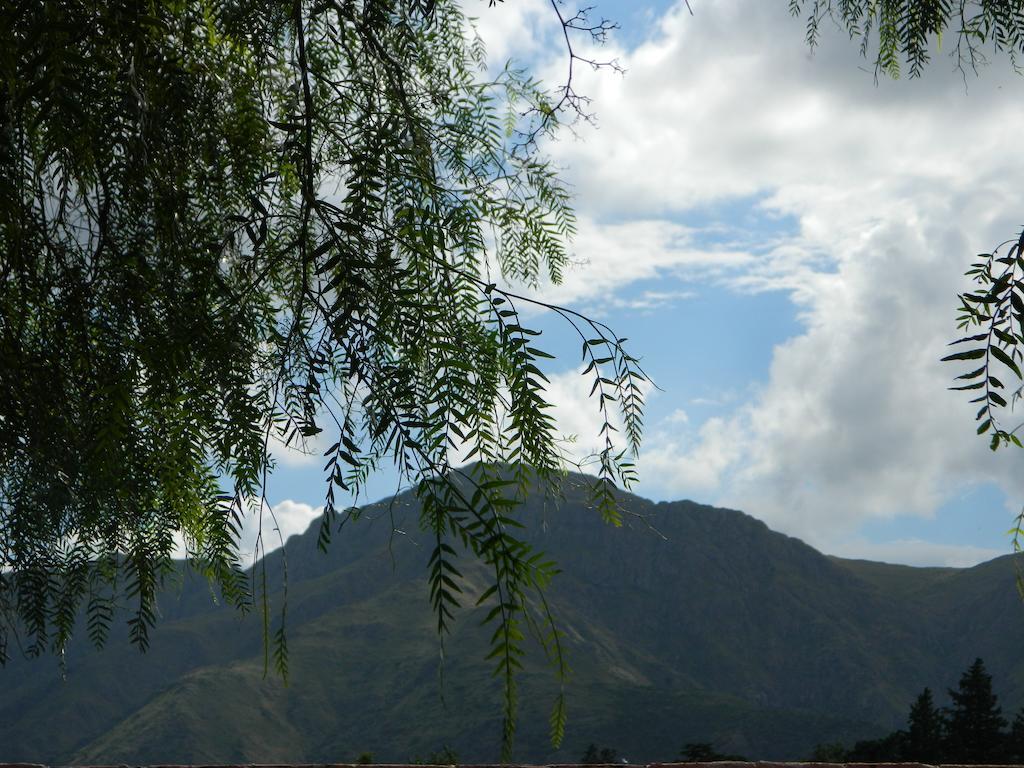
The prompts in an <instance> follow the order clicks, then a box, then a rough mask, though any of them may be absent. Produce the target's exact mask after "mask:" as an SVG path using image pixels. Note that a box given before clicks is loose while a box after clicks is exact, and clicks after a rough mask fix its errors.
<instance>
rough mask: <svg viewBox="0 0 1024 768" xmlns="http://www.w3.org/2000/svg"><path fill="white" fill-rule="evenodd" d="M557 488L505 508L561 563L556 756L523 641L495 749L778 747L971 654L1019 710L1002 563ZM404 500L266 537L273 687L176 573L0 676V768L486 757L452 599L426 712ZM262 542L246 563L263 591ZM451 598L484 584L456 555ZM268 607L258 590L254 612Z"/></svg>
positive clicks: (414, 564) (217, 614)
mask: <svg viewBox="0 0 1024 768" xmlns="http://www.w3.org/2000/svg"><path fill="white" fill-rule="evenodd" d="M580 483H581V481H580V479H579V478H576V477H571V478H570V481H569V482H568V484H567V487H566V502H565V503H564V504H563V505H562V506H561V507H560V508H558V509H552V508H550V507H548V508H547V509H545V508H544V506H543V505H542V504H540V503H539V502H537V503H530V504H527V505H526V506H525V508H524V509H523V510H522V511H521V515H522V517H523V519H524V520H526V521H527V522H528V523H529V528H528V530H529V531H530V532H531V536H532V538H533V540H534V542H535V543H536V544H538V545H539V546H540V547H541V548H543V549H544V550H545V551H546V552H547V553H549V554H550V555H552V556H553V557H554V558H555V559H556V560H557V561H558V563H559V565H560V566H561V567H562V569H563V573H562V574H561V575H560V576H559V577H558V578H557V579H556V581H555V584H554V586H553V588H552V589H551V591H550V593H549V598H550V600H551V602H552V604H553V606H554V608H555V611H556V613H557V615H558V616H559V618H560V621H561V626H562V628H563V630H564V631H565V632H566V636H567V646H568V653H569V656H570V663H571V666H572V668H573V675H572V679H571V682H570V684H569V687H568V694H569V726H568V730H567V734H566V739H565V743H564V745H563V748H562V749H561V750H558V751H555V750H552V748H551V746H550V744H549V743H548V740H547V712H548V708H549V706H550V703H551V699H552V696H553V694H554V682H553V678H552V676H551V673H550V670H549V669H548V668H547V667H546V665H545V662H544V660H543V657H542V656H541V654H540V652H539V649H533V650H534V652H533V653H532V654H531V659H530V662H529V663H528V664H527V670H526V673H525V674H524V676H523V682H522V689H521V702H522V717H521V723H520V729H519V733H518V737H517V742H516V743H517V748H516V755H515V757H516V759H519V760H528V761H541V762H544V761H550V762H557V761H564V760H575V759H577V758H578V757H579V755H580V754H581V752H582V749H583V747H584V746H585V745H586V744H588V743H589V742H599V743H602V744H608V745H612V746H614V747H615V748H616V749H617V750H618V751H619V754H620V755H622V756H625V757H627V758H629V759H630V760H633V761H646V760H659V759H670V758H673V757H675V756H676V755H678V753H679V749H680V747H681V746H682V745H683V744H684V743H686V742H694V741H705V742H707V741H713V742H714V743H715V744H716V745H717V746H719V747H720V748H722V749H724V750H726V751H729V752H733V753H739V754H744V755H746V756H748V757H752V758H778V759H784V758H789V759H799V758H804V757H806V756H807V755H808V754H809V753H810V751H811V749H812V747H813V745H814V744H815V743H818V742H824V741H847V742H849V741H851V740H854V739H857V738H864V737H872V736H879V735H881V734H882V733H884V732H887V731H888V730H891V729H892V728H893V727H894V726H897V725H901V722H900V721H901V719H902V718H903V717H904V716H905V713H906V711H907V707H908V704H909V702H910V701H911V700H912V699H913V697H914V695H916V693H917V692H918V691H920V689H921V688H923V687H924V686H925V685H931V686H933V687H938V688H940V689H941V687H942V686H943V685H946V684H952V683H953V682H954V678H955V676H956V674H957V673H958V671H959V670H961V669H963V668H964V667H965V666H966V665H967V664H968V663H970V661H971V660H973V659H974V658H975V657H976V656H979V655H980V656H983V657H984V658H985V660H986V662H987V663H988V666H989V669H990V671H991V672H992V673H993V675H994V678H995V680H996V684H997V686H999V684H1000V682H1002V683H1003V684H1004V687H1003V688H1001V689H998V690H997V692H998V693H999V694H1000V696H1001V698H1002V700H1003V702H1004V704H1005V705H1006V708H1007V710H1009V709H1011V708H1013V707H1016V706H1017V705H1018V704H1019V703H1021V702H1022V700H1024V667H1022V664H1024V662H1022V661H1020V660H1019V659H1020V653H1019V648H1020V646H1021V640H1022V639H1024V606H1022V605H1021V603H1020V602H1019V598H1018V597H1017V593H1016V590H1015V588H1014V568H1013V564H1012V562H1011V560H1010V559H1009V558H1000V559H997V560H994V561H992V562H990V563H985V564H983V565H980V566H978V567H976V568H971V569H965V570H958V569H936V568H928V569H917V568H910V567H905V566H894V565H885V564H879V563H868V562H864V561H849V560H841V559H837V558H830V557H826V556H824V555H822V554H820V553H818V552H817V551H815V550H814V549H812V548H810V547H808V546H807V545H805V544H803V543H802V542H800V541H798V540H797V539H793V538H790V537H787V536H783V535H781V534H778V533H774V532H772V531H771V530H769V529H768V528H767V526H765V525H764V524H763V523H760V522H758V521H756V520H754V519H753V518H750V517H748V516H746V515H744V514H742V513H740V512H735V511H731V510H724V509H715V508H712V507H706V506H702V505H698V504H694V503H691V502H674V503H662V504H654V503H651V502H649V501H646V500H644V499H640V498H637V497H635V496H630V495H628V494H624V495H623V497H622V498H623V504H624V507H625V508H626V509H627V510H628V511H629V512H630V513H631V514H627V515H626V518H625V524H624V526H623V528H621V529H615V528H611V527H609V526H606V525H603V524H602V523H601V522H600V520H599V519H598V518H597V516H596V514H594V513H593V512H592V511H591V510H588V509H587V508H586V504H585V498H586V496H585V492H584V491H583V489H582V488H580ZM417 530H418V529H417V523H416V510H415V508H414V506H413V500H412V499H411V497H409V496H408V495H403V496H400V497H399V498H398V499H397V500H396V501H395V503H394V504H392V505H383V504H378V505H372V506H370V507H367V508H366V510H365V512H364V515H363V517H362V518H361V519H360V520H359V521H358V522H355V523H350V524H348V525H346V526H345V527H344V529H343V530H342V531H341V533H339V534H338V535H337V536H335V540H334V542H333V543H332V545H331V547H330V549H329V551H328V553H327V554H322V553H320V552H319V551H317V549H316V528H315V526H314V528H312V529H311V530H310V531H307V533H305V534H304V535H302V536H296V537H293V538H292V539H290V540H289V541H288V542H287V545H286V552H287V559H288V573H289V585H290V588H289V596H288V620H289V649H290V668H291V677H290V681H289V685H288V686H285V685H283V684H282V682H281V681H280V680H279V679H278V678H276V677H274V676H273V674H272V673H271V674H270V675H268V676H266V677H265V676H264V671H263V670H264V667H263V649H262V645H261V634H260V627H259V619H258V617H255V616H250V617H248V618H240V617H239V615H238V614H237V613H235V612H234V611H232V610H231V609H227V608H223V607H219V606H217V605H215V604H214V602H213V601H212V599H211V595H210V592H209V589H208V588H207V587H206V585H205V583H203V582H201V581H199V580H198V579H196V578H195V577H194V576H187V575H183V576H181V577H180V578H179V579H178V581H177V583H176V584H174V585H172V586H170V587H169V588H168V589H167V591H166V593H165V594H164V595H163V596H162V597H161V601H160V606H161V612H162V620H161V623H160V624H159V625H158V627H157V630H156V632H155V634H154V637H153V643H152V646H151V649H150V651H149V653H148V654H146V655H144V656H143V655H140V654H139V653H138V652H137V651H136V650H134V649H131V648H128V647H127V645H126V643H124V642H123V637H124V635H125V634H126V633H125V632H124V631H115V635H116V636H115V637H113V638H112V639H111V642H110V644H109V646H108V647H107V648H106V649H104V650H103V651H101V652H96V651H95V650H93V649H92V648H91V647H89V646H88V645H86V644H84V643H82V642H76V643H74V644H73V645H72V647H71V648H70V649H69V651H68V654H67V660H66V661H67V675H66V679H63V680H62V679H61V675H60V671H59V669H58V667H57V664H56V663H55V662H54V660H53V659H49V658H44V659H37V660H32V661H25V660H20V659H16V660H15V661H14V662H13V663H11V664H10V665H9V666H8V667H7V668H6V669H3V670H0V686H2V689H3V691H4V695H3V696H2V697H0V760H6V761H17V760H33V761H46V762H68V761H75V762H87V763H88V762H106V763H110V762H125V763H146V762H164V763H167V762H192V763H199V762H206V763H210V762H229V761H235V762H274V761H289V762H317V761H339V760H349V759H353V758H354V757H355V756H356V755H358V754H359V753H360V752H364V751H370V752H372V753H373V754H374V756H375V758H376V759H377V760H381V761H384V760H394V761H405V760H408V759H410V758H413V757H415V756H416V755H422V754H427V753H429V752H431V751H433V750H436V749H437V748H439V747H440V746H441V745H442V744H450V745H451V746H452V747H453V748H454V749H455V750H456V752H457V753H458V754H459V756H460V758H461V759H462V760H464V761H488V760H494V759H496V758H497V756H498V741H499V735H500V730H499V729H500V719H501V712H500V701H499V693H500V686H499V683H498V681H496V680H494V679H492V678H491V674H490V666H489V664H487V663H486V662H484V661H483V657H484V656H485V654H486V651H485V648H486V643H487V639H488V637H489V630H483V629H481V628H480V626H479V623H480V622H479V619H480V616H474V615H471V612H470V611H463V612H462V615H461V616H460V617H459V618H460V621H459V622H458V624H457V626H456V629H455V632H454V634H453V635H452V636H451V637H450V638H448V640H447V641H446V664H445V670H444V687H443V695H444V701H443V703H442V700H441V693H442V689H441V688H440V687H439V665H438V660H439V653H438V641H437V638H436V635H435V633H434V621H433V617H432V615H431V613H430V609H429V603H428V591H427V589H428V588H427V584H426V581H425V563H426V558H427V556H428V555H429V552H430V549H431V547H430V545H429V544H428V543H426V542H423V543H421V542H420V541H419V534H418V533H417ZM280 557H281V554H280V553H274V554H272V555H271V556H270V558H269V559H268V566H269V569H270V571H271V577H270V578H271V583H278V581H277V580H276V573H277V571H278V569H279V567H280ZM460 569H461V570H462V572H463V573H464V575H466V577H467V579H468V580H469V589H468V591H469V593H470V594H469V595H468V599H467V600H466V601H464V602H465V603H466V604H472V602H473V598H474V596H473V595H472V593H473V592H474V591H476V592H477V593H479V592H482V591H483V589H484V588H485V584H486V581H485V574H484V573H483V572H482V571H481V570H480V569H479V566H477V565H475V564H472V563H469V562H464V563H460ZM279 599H280V597H279V596H278V595H275V596H273V601H274V602H275V603H276V601H278V600H279Z"/></svg>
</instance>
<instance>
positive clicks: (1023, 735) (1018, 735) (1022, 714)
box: [1003, 707, 1024, 763]
mask: <svg viewBox="0 0 1024 768" xmlns="http://www.w3.org/2000/svg"><path fill="white" fill-rule="evenodd" d="M1003 759H1004V760H1006V761H1007V762H1009V763H1021V762H1024V707H1022V708H1021V709H1019V710H1017V714H1016V716H1015V717H1014V718H1013V722H1012V723H1011V724H1010V733H1009V734H1008V735H1007V737H1006V741H1005V742H1003Z"/></svg>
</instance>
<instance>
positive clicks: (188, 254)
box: [0, 0, 644, 754]
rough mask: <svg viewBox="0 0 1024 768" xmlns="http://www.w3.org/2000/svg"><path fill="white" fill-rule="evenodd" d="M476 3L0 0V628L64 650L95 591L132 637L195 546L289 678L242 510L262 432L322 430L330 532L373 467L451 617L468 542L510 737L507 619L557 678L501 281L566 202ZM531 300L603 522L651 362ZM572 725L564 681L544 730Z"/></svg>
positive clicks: (538, 253)
mask: <svg viewBox="0 0 1024 768" xmlns="http://www.w3.org/2000/svg"><path fill="white" fill-rule="evenodd" d="M465 29H466V24H465V19H464V18H463V17H462V15H461V12H460V10H459V6H458V4H457V3H455V2H454V1H447V0H446V1H444V2H442V1H441V0H436V1H433V0H432V1H431V2H426V0H418V1H417V2H408V1H407V0H361V2H353V1H352V0H345V1H342V0H339V1H337V2H333V1H332V0H327V1H326V2H317V3H309V2H305V0H294V1H293V2H281V1H280V0H258V1H256V2H251V1H248V0H247V1H246V2H242V1H241V0H164V1H163V2H155V3H146V4H142V3H136V2H134V0H113V1H112V2H98V1H97V0H62V1H61V2H56V1H55V0H29V1H28V2H23V3H18V4H9V5H6V6H4V7H3V8H2V9H0V648H2V647H4V645H5V643H6V641H7V639H8V637H9V636H13V634H14V633H18V637H19V639H20V638H21V637H22V636H24V637H25V638H27V639H28V644H29V649H30V650H31V651H33V652H36V653H38V652H41V651H43V650H45V649H46V648H52V649H53V650H56V651H58V652H60V651H62V649H63V648H64V646H65V644H66V643H67V641H68V638H69V637H70V636H71V633H72V631H73V630H74V627H75V626H76V621H78V620H80V619H81V616H80V613H81V610H82V609H83V607H84V611H85V617H86V624H87V628H88V631H89V635H90V637H91V638H92V639H93V640H94V641H95V642H97V643H101V642H103V640H104V639H105V638H106V636H107V633H108V632H109V629H110V625H111V622H112V621H113V617H114V616H115V615H116V614H117V611H118V609H119V608H120V607H121V606H122V605H124V604H125V603H126V602H127V603H129V604H130V605H131V606H132V608H131V613H130V619H129V628H128V629H129V634H130V636H131V638H132V640H133V641H135V642H136V643H137V644H138V645H139V646H140V647H141V648H145V647H146V644H147V642H148V632H149V630H150V628H151V627H152V626H153V623H154V621H155V618H156V616H157V614H158V611H157V605H156V600H157V596H158V594H159V590H160V586H161V584H162V581H163V579H164V578H165V576H166V574H167V573H168V572H169V569H170V567H171V557H172V555H173V554H174V553H175V551H176V547H177V546H179V542H183V543H184V547H185V550H186V552H187V555H188V558H189V560H190V562H191V563H192V564H193V565H194V566H196V567H198V568H199V569H200V570H201V571H202V572H203V573H205V574H206V575H207V576H208V577H209V578H210V579H211V580H212V581H213V582H214V583H215V584H217V585H218V587H219V589H220V590H221V592H222V594H223V596H224V598H225V599H226V600H228V601H229V602H232V603H234V604H235V605H237V606H239V607H241V608H246V607H248V606H249V605H251V604H253V603H256V604H259V605H261V606H262V612H263V617H264V634H265V646H266V648H267V663H268V665H269V664H270V663H271V659H272V663H273V665H274V666H275V667H276V668H277V669H278V670H279V671H280V672H281V673H282V674H286V672H287V645H286V633H285V613H284V607H282V608H281V613H280V614H279V616H278V617H277V618H276V619H275V620H274V621H273V622H272V621H271V617H270V616H269V613H270V607H269V602H268V591H269V590H270V589H272V588H274V585H268V584H267V573H266V570H265V569H262V570H261V567H260V566H257V568H256V569H254V570H253V571H252V572H251V573H246V572H245V571H244V570H243V569H242V566H241V561H240V556H239V552H238V541H239V532H240V528H241V526H242V525H243V523H244V522H245V520H246V519H249V518H252V517H253V516H256V517H259V518H260V519H262V515H263V513H264V510H265V509H266V508H267V507H266V503H265V500H264V493H265V489H266V485H267V477H268V473H269V472H270V471H271V470H272V468H273V458H272V453H271V447H272V446H273V445H274V444H275V442H278V441H280V442H284V443H285V444H287V445H289V446H292V447H297V448H300V449H301V448H304V447H305V446H306V445H307V441H309V440H316V439H318V438H317V436H318V435H320V434H321V433H324V436H325V437H326V436H330V435H333V442H332V444H331V445H330V447H329V448H327V450H326V451H324V456H325V460H326V465H325V474H326V477H327V491H326V504H325V509H324V518H323V522H322V526H321V531H320V540H319V543H320V545H321V546H327V544H328V542H329V540H330V538H331V536H332V534H333V533H334V532H335V531H336V529H337V526H338V524H339V523H340V522H344V520H346V519H348V518H349V517H351V516H352V514H353V512H352V508H351V507H347V506H346V505H345V504H344V503H342V502H341V499H343V498H344V499H351V498H358V497H359V494H360V493H361V491H362V489H363V488H364V486H365V483H366V480H367V478H368V477H369V476H370V475H371V474H372V473H373V472H374V471H375V470H376V468H377V467H378V466H380V465H381V464H382V463H384V462H390V463H393V464H394V465H395V466H396V467H397V468H398V470H399V472H400V473H401V475H402V477H403V478H404V479H405V480H406V481H408V482H409V483H410V484H412V485H413V486H414V488H415V490H416V494H417V496H418V498H419V500H420V502H421V505H422V514H421V523H422V527H423V529H424V530H425V531H428V532H429V533H430V534H431V535H432V536H433V538H434V542H435V548H434V553H433V557H432V558H431V561H430V566H429V572H428V576H429V582H430V596H431V602H432V605H433V607H434V610H435V614H436V617H437V626H438V630H439V632H440V633H441V635H442V637H443V636H444V634H445V633H446V632H447V631H448V630H449V627H450V624H451V621H452V620H453V619H454V617H455V615H456V609H457V608H459V607H460V599H461V596H462V585H463V583H464V580H463V577H462V574H461V572H460V570H459V566H458V564H457V561H458V560H459V559H460V558H467V557H471V558H474V559H476V560H478V561H479V562H482V563H484V564H485V565H486V566H487V567H488V570H489V572H490V574H491V584H490V586H489V588H488V589H487V590H486V592H485V593H484V595H483V596H482V597H481V598H480V599H479V600H478V601H477V602H478V604H479V605H480V607H481V608H482V609H483V610H484V611H485V612H486V623H487V624H488V625H489V626H491V627H492V632H493V634H492V638H491V653H490V658H491V659H492V660H493V662H494V665H495V673H496V674H497V675H499V676H500V677H501V678H502V679H503V681H504V686H505V688H504V689H505V696H504V702H505V706H504V710H505V718H504V721H505V726H504V744H505V749H506V754H508V750H509V749H510V747H511V742H512V736H513V733H514V728H515V713H516V687H515V676H516V673H517V671H518V670H519V669H520V667H521V663H522V662H521V657H522V655H523V653H524V637H525V634H526V632H527V631H532V632H533V634H534V635H535V636H536V637H537V638H538V639H539V640H540V642H541V644H542V646H543V647H544V649H545V651H547V652H548V654H549V656H550V658H551V660H552V663H553V665H554V667H555V670H556V673H557V674H558V675H559V676H560V679H563V680H564V678H565V676H566V675H567V674H568V667H567V665H566V663H565V659H564V656H563V654H562V646H561V635H560V633H559V631H558V629H557V628H556V627H555V625H554V622H553V620H552V617H551V612H550V610H549V609H548V606H547V603H546V601H545V599H544V595H543V590H544V587H545V586H546V585H547V584H548V583H549V581H550V579H551V578H552V576H553V575H554V573H555V568H554V566H553V564H551V563H550V562H548V561H547V560H546V559H545V558H544V557H543V555H542V554H540V553H538V552H535V551H533V550H532V549H531V547H530V546H529V545H528V544H527V543H526V542H525V541H524V540H523V538H522V537H521V536H520V535H518V534H517V531H518V530H519V529H520V528H521V525H522V524H521V522H520V521H519V520H518V519H517V509H518V506H519V503H520V502H521V501H522V500H523V498H524V496H525V495H526V493H527V492H528V491H529V490H530V489H532V488H535V487H537V486H540V487H543V488H552V489H556V488H557V483H558V480H559V478H560V477H561V474H562V471H563V470H562V467H563V461H562V457H561V456H560V453H559V448H558V434H557V431H556V428H555V423H554V419H553V417H552V415H551V413H550V409H549V404H548V402H547V399H546V396H545V383H546V381H547V379H546V377H545V374H544V373H543V370H542V369H543V363H544V360H545V359H546V358H549V357H550V355H548V354H547V353H545V352H544V351H543V350H542V349H541V348H540V347H538V346H537V341H538V340H537V337H538V336H539V333H538V332H537V331H535V330H533V329H530V328H528V327H526V326H525V325H524V323H523V321H522V318H521V316H520V308H521V307H522V305H523V304H524V303H526V302H529V301H531V300H530V299H527V298H525V297H524V296H521V295H518V294H516V293H513V292H512V291H511V290H509V289H508V288H507V287H504V285H505V281H507V280H508V279H513V280H517V281H522V282H526V283H536V282H537V281H539V280H540V279H541V278H542V277H545V276H546V277H547V278H548V279H551V280H554V281H557V280H558V279H559V278H560V276H561V273H562V270H563V268H564V267H565V265H566V263H567V260H568V254H567V251H566V245H565V243H566V241H567V239H569V238H570V237H571V236H572V235H573V233H574V231H575V222H574V218H573V214H572V211H571V209H570V207H569V198H568V194H567V192H566V190H565V188H564V187H563V185H562V184H561V183H560V181H559V179H558V177H557V176H556V174H555V172H554V171H553V169H552V168H551V167H550V165H549V164H548V162H547V161H546V160H545V159H544V158H543V157H542V156H540V155H538V153H537V143H536V142H534V141H532V139H531V141H530V142H527V143H524V142H523V141H522V137H524V136H526V137H536V136H537V135H538V134H537V132H538V131H551V130H554V129H555V127H556V124H555V121H552V120H551V115H552V107H551V103H552V102H551V99H550V97H549V95H547V94H545V93H544V92H543V90H542V89H541V88H540V86H539V85H538V84H537V83H536V82H534V81H532V80H530V79H529V78H527V77H525V76H524V75H523V73H521V72H519V71H516V70H513V69H507V70H505V71H503V72H501V73H500V74H499V75H498V76H497V77H496V78H490V79H483V75H482V73H483V72H485V71H486V69H485V62H484V59H483V50H482V46H480V45H479V44H478V43H476V42H472V41H467V40H466V36H465ZM587 31H588V33H589V34H593V30H587ZM510 115H519V116H520V118H518V119H517V118H514V117H513V118H511V119H510V117H509V116H510ZM524 121H525V122H524ZM492 271H496V272H497V273H498V275H497V276H494V275H492V274H491V273H492ZM533 303H534V304H537V303H538V302H536V301H534V302H533ZM542 306H543V307H546V308H547V309H549V310H551V311H554V312H556V313H557V314H559V315H560V316H562V317H564V318H565V319H566V320H568V321H569V322H570V324H571V326H572V327H573V328H575V329H576V331H578V332H579V333H580V335H581V338H582V340H583V353H584V359H585V362H586V363H587V368H586V375H588V376H590V377H592V378H593V381H594V395H595V397H596V398H597V400H598V407H599V409H600V411H601V413H602V415H603V421H604V426H603V428H602V435H603V437H604V440H605V448H604V450H603V451H601V453H600V455H599V456H598V460H599V462H600V477H599V479H598V481H597V484H596V490H595V502H596V506H598V507H599V509H600V511H601V514H602V515H603V516H604V517H605V518H606V519H609V520H612V521H617V520H618V513H617V510H616V508H615V506H614V496H613V495H612V493H611V489H612V486H613V485H614V484H616V483H618V484H627V485H628V484H629V483H630V482H631V481H632V480H633V478H634V470H633V467H632V464H631V462H630V460H629V457H630V456H631V455H632V454H634V453H635V451H636V449H637V447H638V444H639V440H640V436H641V431H642V425H643V422H642V407H643V394H642V389H641V385H642V382H643V381H644V376H643V372H642V371H641V370H640V368H639V366H638V364H637V361H636V360H635V359H634V358H633V357H631V356H630V355H628V354H627V352H626V351H625V348H624V346H623V342H624V341H625V340H624V339H619V338H618V337H616V336H615V334H613V333H612V332H611V331H610V330H609V329H608V328H606V327H605V326H603V325H600V324H598V323H595V322H593V321H591V320H589V319H587V318H585V317H583V316H581V315H579V314H577V313H575V312H573V311H571V310H569V309H566V308H562V307H556V306H551V305H545V304H542ZM615 424H621V425H622V429H623V431H624V434H625V437H626V440H625V443H626V445H625V447H624V448H622V449H620V448H617V447H616V442H615V441H614V440H613V435H612V433H613V432H614V431H615V430H616V427H615V426H614V425H615ZM469 460H474V461H476V462H477V463H475V464H474V465H472V466H471V467H469V468H466V469H463V470H460V469H457V468H455V467H456V466H457V465H458V464H460V463H461V462H464V461H469ZM553 492H554V493H556V494H557V490H554V491H553ZM262 535H263V533H262V527H261V530H260V539H259V541H258V545H257V549H258V552H257V553H259V552H260V551H262ZM272 625H273V626H272ZM271 648H272V651H271ZM564 722H565V714H564V700H563V699H562V698H559V700H558V702H556V706H555V710H554V713H553V715H552V734H553V737H554V738H555V740H556V742H557V741H558V740H559V739H560V737H561V733H562V731H563V729H564Z"/></svg>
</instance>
